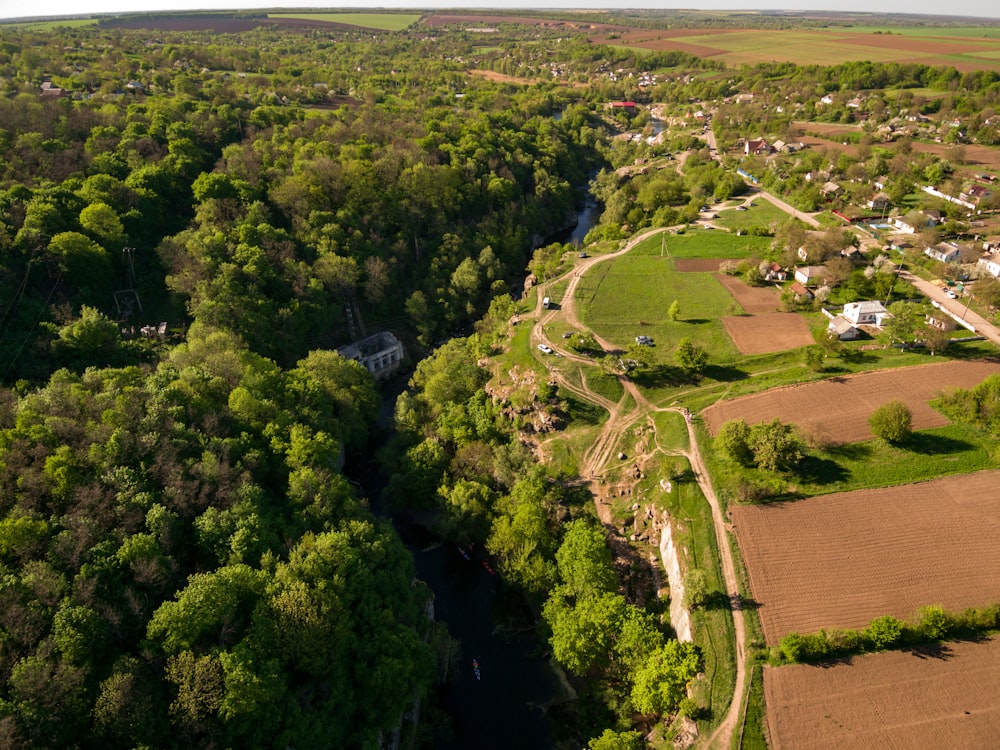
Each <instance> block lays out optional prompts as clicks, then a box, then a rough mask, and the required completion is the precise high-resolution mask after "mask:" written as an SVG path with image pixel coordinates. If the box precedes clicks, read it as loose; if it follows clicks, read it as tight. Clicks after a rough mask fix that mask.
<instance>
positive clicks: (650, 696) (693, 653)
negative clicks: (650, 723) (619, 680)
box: [632, 640, 702, 715]
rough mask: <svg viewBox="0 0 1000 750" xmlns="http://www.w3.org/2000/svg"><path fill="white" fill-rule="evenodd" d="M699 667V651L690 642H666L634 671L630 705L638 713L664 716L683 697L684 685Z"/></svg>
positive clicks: (675, 706)
mask: <svg viewBox="0 0 1000 750" xmlns="http://www.w3.org/2000/svg"><path fill="white" fill-rule="evenodd" d="M701 668H702V659H701V653H700V652H699V651H698V647H697V646H695V645H694V644H693V643H682V642H681V641H676V640H671V641H667V643H666V644H664V645H663V646H662V647H660V648H659V649H657V650H656V651H654V652H653V653H652V654H650V655H649V657H648V659H647V660H646V662H645V663H644V664H643V665H642V666H641V667H639V669H638V670H636V672H635V675H634V686H633V688H632V704H633V705H634V706H635V709H636V711H638V712H639V713H641V714H659V715H665V714H669V713H671V712H672V711H674V710H676V708H677V706H678V705H679V704H680V702H681V700H682V699H684V698H685V697H686V696H687V684H688V683H689V682H690V681H691V680H693V679H694V678H695V677H696V676H697V674H698V672H699V671H701Z"/></svg>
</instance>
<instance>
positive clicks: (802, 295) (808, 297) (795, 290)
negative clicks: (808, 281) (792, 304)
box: [788, 281, 814, 302]
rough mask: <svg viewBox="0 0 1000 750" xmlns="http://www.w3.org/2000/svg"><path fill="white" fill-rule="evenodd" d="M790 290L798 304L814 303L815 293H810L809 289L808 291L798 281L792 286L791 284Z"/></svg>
mask: <svg viewBox="0 0 1000 750" xmlns="http://www.w3.org/2000/svg"><path fill="white" fill-rule="evenodd" d="M788 289H789V290H790V291H791V293H792V294H793V295H794V296H795V301H796V302H812V301H813V296H814V295H813V293H812V292H810V291H809V290H808V289H806V288H805V287H804V286H803V285H802V284H801V283H799V282H798V281H793V282H792V283H791V284H789V285H788Z"/></svg>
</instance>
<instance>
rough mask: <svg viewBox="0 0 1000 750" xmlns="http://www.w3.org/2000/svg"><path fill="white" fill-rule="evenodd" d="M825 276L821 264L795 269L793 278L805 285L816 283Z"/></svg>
mask: <svg viewBox="0 0 1000 750" xmlns="http://www.w3.org/2000/svg"><path fill="white" fill-rule="evenodd" d="M825 278H826V269H825V268H823V266H802V267H801V268H796V269H795V280H796V281H798V282H799V283H800V284H805V285H806V286H808V285H810V284H813V285H815V284H818V283H819V282H820V281H822V280H823V279H825Z"/></svg>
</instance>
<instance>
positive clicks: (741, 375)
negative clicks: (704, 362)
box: [701, 365, 749, 383]
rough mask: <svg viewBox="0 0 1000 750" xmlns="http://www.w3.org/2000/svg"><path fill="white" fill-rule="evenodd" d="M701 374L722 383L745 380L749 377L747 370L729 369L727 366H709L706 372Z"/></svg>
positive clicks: (703, 371)
mask: <svg viewBox="0 0 1000 750" xmlns="http://www.w3.org/2000/svg"><path fill="white" fill-rule="evenodd" d="M701 374H702V375H704V376H705V377H706V378H711V379H712V380H717V381H719V382H721V383H731V382H733V381H734V380H743V379H745V378H747V377H749V374H748V373H747V372H746V370H741V369H739V368H738V367H728V366H726V365H708V366H707V367H706V368H705V369H704V370H702V373H701Z"/></svg>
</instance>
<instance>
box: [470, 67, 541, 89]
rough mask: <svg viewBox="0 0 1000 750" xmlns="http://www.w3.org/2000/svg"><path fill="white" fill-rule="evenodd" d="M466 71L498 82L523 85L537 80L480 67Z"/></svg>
mask: <svg viewBox="0 0 1000 750" xmlns="http://www.w3.org/2000/svg"><path fill="white" fill-rule="evenodd" d="M466 73H468V74H469V75H474V76H479V77H480V78H485V79H486V80H488V81H497V82H498V83H517V84H521V85H523V86H530V85H531V84H532V83H536V82H537V79H533V78H521V77H520V76H509V75H507V74H505V73H497V72H496V71H495V70H480V69H479V68H471V69H469V70H467V71H466Z"/></svg>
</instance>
